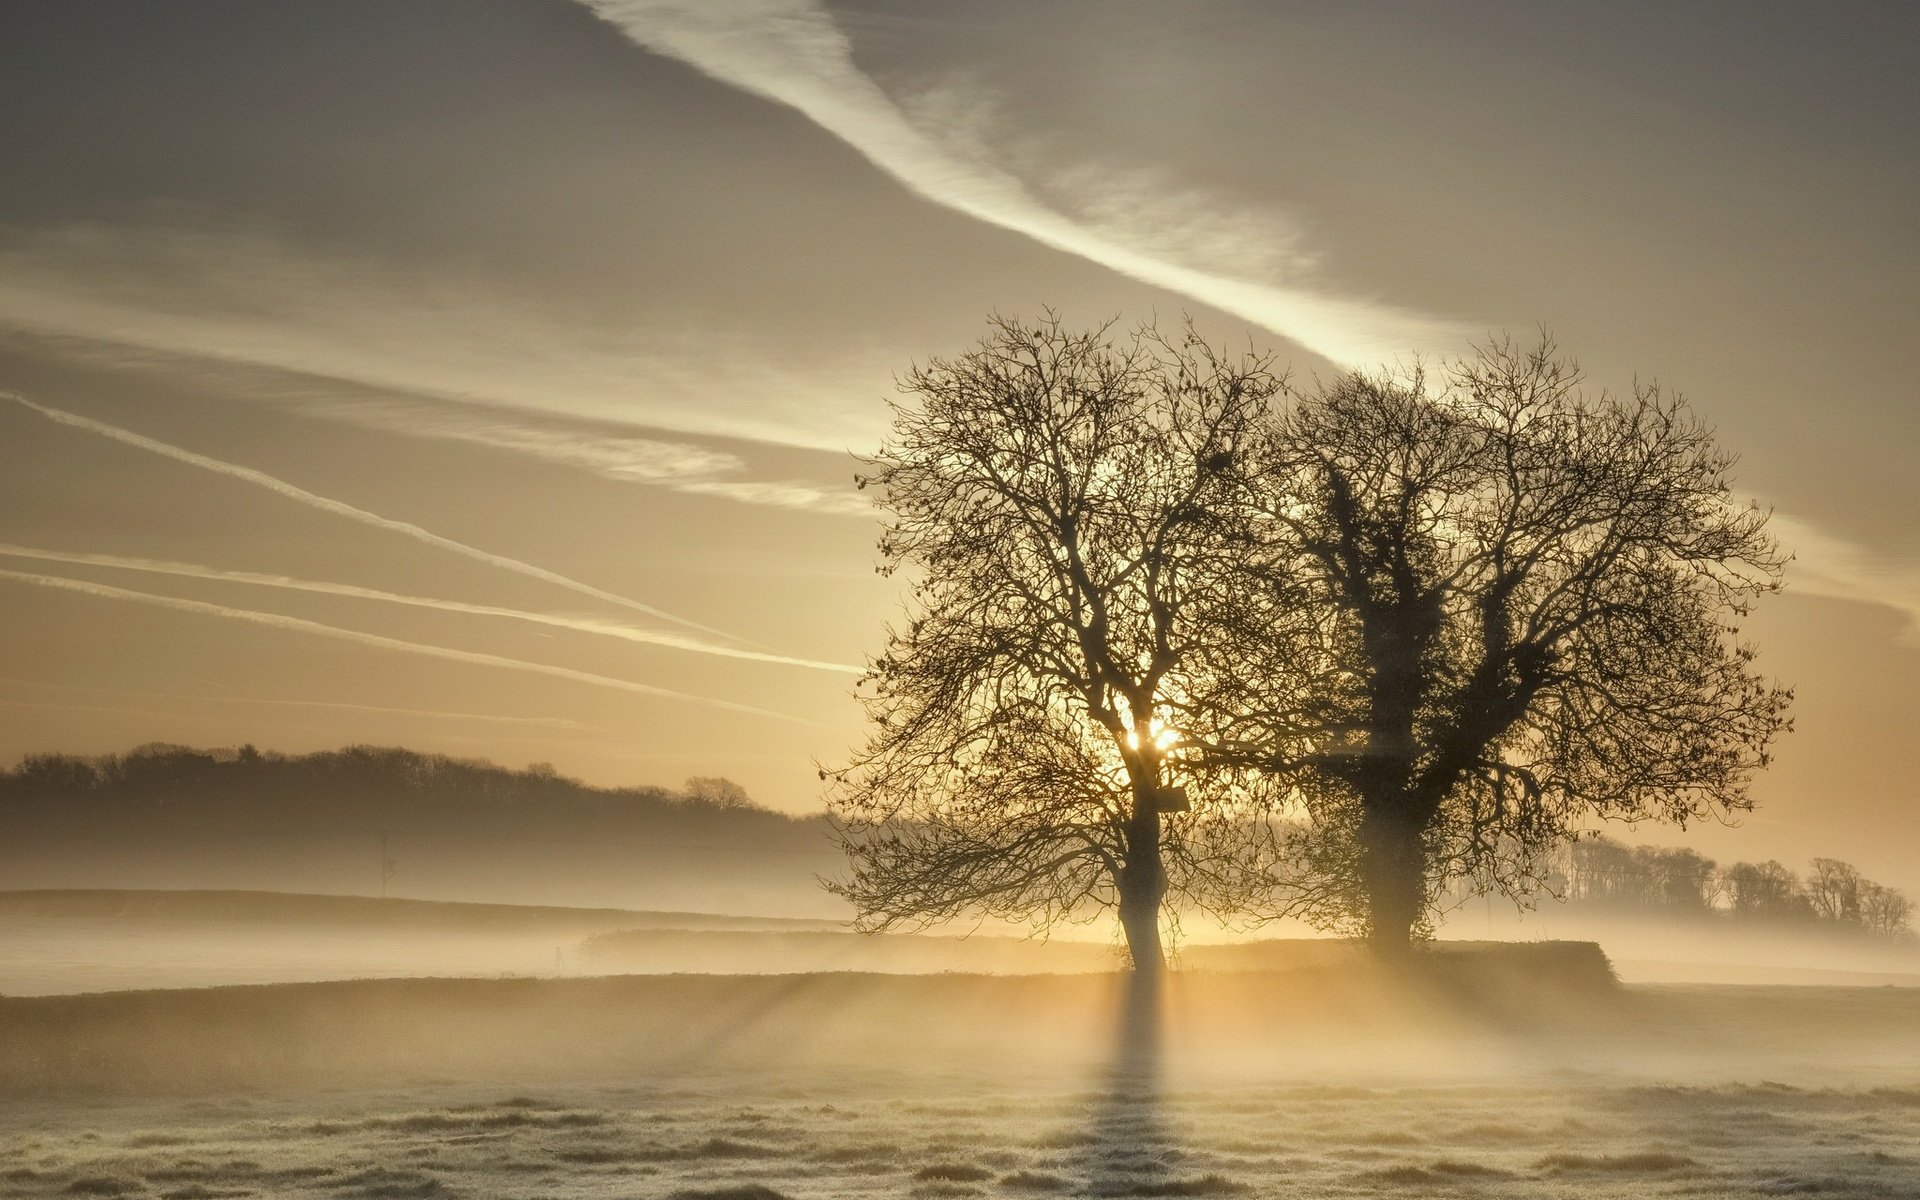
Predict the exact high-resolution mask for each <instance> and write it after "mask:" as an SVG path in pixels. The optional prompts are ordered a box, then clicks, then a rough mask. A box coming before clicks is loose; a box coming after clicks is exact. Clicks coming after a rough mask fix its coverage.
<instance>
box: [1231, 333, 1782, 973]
mask: <svg viewBox="0 0 1920 1200" xmlns="http://www.w3.org/2000/svg"><path fill="white" fill-rule="evenodd" d="M1263 457H1264V459H1265V469H1266V474H1265V478H1264V487H1265V491H1266V494H1267V496H1268V501H1267V503H1268V508H1269V511H1270V515H1271V521H1272V524H1271V527H1270V528H1271V531H1272V537H1271V542H1270V562H1271V564H1272V566H1271V570H1272V572H1273V578H1274V579H1275V580H1276V581H1279V583H1280V584H1281V585H1282V586H1284V587H1285V588H1286V589H1288V595H1289V597H1290V599H1289V601H1288V602H1289V603H1290V604H1303V605H1304V606H1305V611H1307V612H1308V613H1310V614H1311V615H1312V619H1311V620H1309V621H1306V622H1303V623H1299V624H1297V625H1295V626H1293V627H1290V630H1289V632H1288V633H1287V635H1286V638H1285V639H1282V640H1283V641H1284V640H1287V639H1292V638H1295V637H1297V636H1298V634H1299V633H1300V632H1301V631H1306V632H1307V634H1308V635H1309V640H1310V641H1311V643H1312V644H1311V645H1299V644H1291V645H1289V646H1288V648H1287V652H1286V653H1283V654H1277V655H1273V656H1272V657H1271V658H1270V661H1269V663H1268V665H1267V668H1266V669H1265V670H1263V671H1262V672H1260V673H1258V674H1254V675H1250V676H1248V677H1245V678H1243V679H1241V680H1240V681H1239V682H1240V685H1241V687H1242V689H1243V691H1244V693H1245V694H1244V695H1243V696H1241V697H1240V698H1239V699H1238V700H1237V701H1236V702H1235V703H1236V705H1237V708H1238V710H1239V711H1240V712H1241V713H1242V714H1243V715H1242V718H1241V724H1240V725H1239V726H1238V727H1237V729H1236V730H1235V731H1234V735H1233V736H1232V737H1230V738H1225V739H1223V740H1222V743H1221V745H1220V746H1218V747H1217V749H1221V750H1224V751H1226V752H1228V753H1230V754H1236V755H1240V756H1242V757H1244V758H1246V759H1247V760H1248V761H1258V762H1260V763H1262V764H1263V765H1264V766H1265V767H1266V768H1267V769H1269V770H1271V771H1274V772H1275V773H1276V774H1278V775H1281V776H1283V777H1285V778H1286V779H1288V780H1289V781H1290V782H1291V783H1292V784H1293V785H1294V786H1295V788H1296V789H1297V792H1296V795H1297V796H1298V797H1299V798H1300V799H1301V800H1302V801H1303V803H1304V806H1305V809H1306V811H1307V822H1306V830H1305V833H1304V834H1303V835H1302V837H1301V838H1300V839H1299V840H1298V842H1297V849H1298V851H1299V855H1298V861H1297V862H1296V863H1295V868H1296V874H1295V876H1294V877H1293V878H1292V879H1290V880H1284V881H1283V886H1284V887H1286V888H1290V889H1291V892H1292V897H1293V900H1294V902H1295V904H1296V905H1297V906H1298V907H1299V908H1300V909H1302V910H1304V911H1305V912H1306V913H1307V914H1308V915H1310V916H1315V917H1318V918H1319V919H1321V920H1322V921H1324V922H1326V923H1328V924H1332V925H1341V924H1346V925H1358V926H1360V927H1362V928H1364V929H1365V930H1366V931H1367V932H1368V933H1369V934H1370V936H1371V937H1372V938H1373V939H1374V940H1375V942H1376V944H1377V945H1379V946H1380V947H1382V948H1384V949H1388V950H1399V949H1404V948H1405V947H1406V946H1407V945H1408V943H1409V940H1410V938H1411V936H1412V935H1413V934H1414V933H1415V932H1417V931H1418V929H1419V928H1420V927H1422V926H1423V925H1424V924H1425V922H1426V920H1427V918H1428V916H1429V913H1430V909H1431V906H1432V903H1433V901H1434V899H1435V897H1436V895H1437V894H1438V885H1439V884H1440V883H1441V882H1443V881H1444V880H1446V879H1448V878H1459V877H1463V876H1464V877H1471V878H1472V879H1474V880H1475V881H1476V882H1477V883H1478V884H1480V885H1481V886H1482V887H1484V888H1498V889H1503V890H1507V891H1509V892H1523V891H1524V890H1525V889H1526V888H1527V886H1528V884H1529V883H1530V871H1529V868H1530V865H1531V864H1534V863H1537V862H1538V861H1540V855H1539V853H1538V852H1539V851H1540V850H1541V849H1543V848H1545V847H1547V846H1550V845H1553V844H1554V843H1556V842H1558V841H1560V840H1563V839H1565V838H1567V837H1569V836H1570V835H1571V834H1572V833H1573V832H1574V831H1575V830H1576V829H1577V828H1578V827H1579V826H1580V824H1581V823H1583V822H1585V821H1588V820H1590V819H1593V818H1626V819H1637V818H1642V817H1657V818H1662V819H1666V820H1670V821H1676V822H1680V823H1683V824H1684V823H1685V822H1686V821H1687V820H1689V819H1693V818H1696V817H1700V816H1703V815H1707V814H1724V813H1728V812H1733V811H1738V810H1742V809H1745V808H1748V807H1750V804H1749V801H1748V799H1747V793H1746V783H1747V779H1748V777H1749V775H1750V774H1751V772H1753V771H1754V770H1755V769H1756V768H1758V767H1761V766H1763V765H1764V764H1765V763H1766V761H1767V754H1768V744H1769V742H1770V741H1771V740H1772V738H1773V737H1774V736H1775V734H1776V733H1778V732H1780V731H1781V729H1782V728H1783V727H1784V726H1785V725H1786V723H1787V718H1786V715H1785V709H1786V706H1787V703H1788V701H1789V699H1790V695H1789V693H1788V692H1787V691H1785V690H1783V689H1781V688H1778V687H1775V686H1773V685H1771V684H1769V683H1768V682H1766V681H1765V680H1763V679H1762V678H1761V677H1760V676H1758V675H1757V674H1756V672H1755V670H1754V667H1753V651H1752V650H1751V649H1750V648H1749V647H1747V646H1746V645H1745V644H1743V643H1742V642H1741V641H1740V639H1739V620H1740V618H1741V617H1742V616H1743V615H1744V614H1745V613H1746V612H1747V610H1748V606H1749V604H1750V602H1751V601H1752V600H1753V599H1754V598H1755V597H1756V596H1757V595H1759V594H1761V593H1765V592H1768V591H1771V590H1774V589H1775V588H1777V587H1778V585H1779V578H1780V572H1781V568H1782V564H1783V558H1782V556H1781V554H1780V553H1779V551H1778V549H1777V547H1776V546H1775V544H1774V542H1773V541H1772V540H1771V538H1770V537H1769V535H1768V534H1767V532H1766V530H1765V525H1766V514H1765V513H1764V512H1762V511H1759V510H1757V509H1755V508H1753V507H1752V506H1750V505H1741V504H1737V503H1736V502H1735V501H1734V498H1733V495H1732V492H1731V489H1730V484H1729V480H1728V471H1729V468H1730V467H1731V465H1732V461H1733V460H1732V459H1731V457H1730V456H1728V455H1727V454H1726V453H1725V452H1723V451H1722V450H1721V449H1719V448H1718V447H1717V445H1716V443H1715V439H1714V436H1713V434H1712V432H1711V431H1710V430H1709V429H1708V428H1706V427H1705V426H1704V425H1702V424H1701V423H1700V422H1699V421H1698V420H1697V419H1696V418H1695V417H1694V416H1693V415H1692V414H1691V412H1690V411H1689V409H1688V407H1687V405H1686V404H1685V403H1684V401H1683V400H1681V399H1680V398H1679V397H1677V396H1673V395H1671V394H1668V393H1666V392H1663V391H1662V390H1661V389H1660V388H1659V387H1657V386H1653V385H1636V387H1635V388H1634V390H1633V392H1632V393H1631V394H1630V395H1627V396H1619V397H1616V396H1611V395H1605V394H1602V395H1598V396H1588V395H1587V394H1586V393H1585V392H1584V391H1583V388H1582V379H1581V374H1580V371H1579V369H1578V368H1577V367H1576V366H1575V365H1574V364H1573V363H1572V362H1571V361H1569V360H1568V359H1566V358H1564V357H1562V356H1560V355H1559V354H1558V353H1557V352H1556V351H1555V349H1554V347H1553V346H1552V344H1551V343H1550V342H1543V344H1541V345H1539V346H1537V347H1534V348H1531V349H1527V348H1522V347H1519V346H1516V345H1515V344H1514V343H1512V342H1511V341H1507V340H1502V341H1498V342H1495V343H1492V344H1490V345H1488V346H1486V347H1484V348H1482V349H1481V350H1479V351H1478V352H1477V353H1476V354H1475V355H1474V356H1472V357H1470V358H1468V359H1466V360H1463V361H1460V362H1457V363H1455V364H1453V365H1452V366H1450V367H1449V368H1447V369H1445V370H1444V371H1441V372H1438V373H1429V372H1427V371H1425V370H1423V369H1419V368H1415V369H1411V370H1406V371H1401V372H1399V373H1396V374H1383V375H1369V374H1347V375H1342V376H1340V377H1337V378H1335V379H1333V380H1332V381H1330V382H1324V383H1322V384H1320V385H1319V386H1317V387H1316V388H1315V389H1313V390H1312V391H1310V392H1308V393H1307V394H1303V395H1301V396H1299V397H1298V398H1297V400H1296V402H1295V403H1294V404H1293V405H1292V406H1291V407H1290V408H1289V410H1288V411H1287V412H1286V413H1285V414H1284V415H1283V416H1282V417H1281V418H1280V419H1279V420H1278V421H1277V423H1276V424H1275V426H1274V427H1273V430H1272V436H1271V438H1270V439H1269V440H1268V441H1267V442H1266V443H1265V445H1264V450H1263ZM1270 654H1271V651H1270ZM1303 665H1304V666H1306V668H1307V669H1306V670H1304V671H1297V672H1292V673H1290V671H1292V668H1294V667H1300V666H1303ZM1262 697H1267V699H1262Z"/></svg>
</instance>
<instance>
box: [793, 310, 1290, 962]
mask: <svg viewBox="0 0 1920 1200" xmlns="http://www.w3.org/2000/svg"><path fill="white" fill-rule="evenodd" d="M1281 382H1282V381H1281V379H1280V377H1279V376H1278V375H1277V374H1275V373H1274V372H1273V370H1272V369H1271V366H1270V364H1269V361H1268V360H1267V359H1266V358H1265V357H1263V356H1259V355H1247V356H1243V357H1241V358H1237V359H1234V358H1229V357H1227V356H1225V355H1223V354H1221V353H1218V352H1216V351H1215V350H1214V349H1212V348H1211V347H1209V346H1207V345H1206V344H1205V343H1204V342H1202V341H1201V340H1200V339H1198V338H1197V337H1195V336H1193V335H1192V334H1191V332H1190V331H1188V332H1184V333H1182V334H1180V335H1177V336H1166V335H1163V334H1161V333H1160V332H1158V331H1156V330H1154V329H1152V328H1145V329H1140V330H1137V331H1134V332H1133V333H1131V334H1125V335H1121V334H1116V333H1115V331H1114V329H1113V327H1112V326H1111V325H1107V326H1102V327H1099V328H1097V329H1093V330H1090V331H1086V332H1073V331H1069V330H1067V329H1066V328H1064V327H1063V326H1062V325H1061V324H1060V322H1059V321H1058V320H1057V319H1055V318H1053V317H1051V316H1049V317H1048V318H1046V319H1044V320H1041V321H1038V322H1033V323H1022V322H1019V321H1015V320H1011V319H1006V318H995V319H994V320H993V321H992V323H991V327H990V331H989V333H988V335H987V337H986V338H985V339H984V340H983V341H982V342H981V343H980V344H979V345H978V347H976V348H975V349H974V350H972V351H971V352H969V353H966V354H964V355H961V356H959V357H957V358H954V359H934V360H932V361H931V362H929V363H927V364H926V365H924V366H918V367H915V368H914V369H913V370H911V371H910V372H909V373H908V374H907V376H906V377H905V379H904V380H903V381H902V385H901V386H902V391H903V392H904V393H905V394H906V396H907V397H908V400H907V401H906V402H904V403H900V404H897V405H896V406H895V412H894V422H893V432H892V437H891V439H890V440H889V442H888V443H887V445H886V447H885V448H884V449H883V450H882V452H881V453H880V455H879V456H878V457H877V458H875V459H874V460H872V462H871V464H870V466H871V471H870V473H869V474H868V475H867V476H866V477H865V478H864V479H863V481H862V482H863V485H864V486H870V487H873V488H875V489H877V490H878V493H879V497H880V501H879V502H880V503H881V505H882V506H883V507H884V509H885V511H886V513H887V514H888V518H889V519H888V523H887V525H886V531H885V534H884V536H883V538H882V540H881V543H880V550H881V554H882V556H883V562H884V566H883V569H884V570H887V571H895V570H899V571H904V572H907V573H908V574H909V577H910V578H911V580H912V589H911V597H910V600H909V611H908V614H907V619H906V621H905V623H904V624H902V625H900V626H897V627H895V628H892V629H890V630H889V631H888V636H887V645H886V649H885V651H884V652H883V653H882V654H880V655H879V656H878V657H877V658H875V659H874V660H873V662H872V665H871V670H870V672H869V674H868V676H867V678H866V680H865V683H864V686H863V694H864V696H865V698H866V701H867V704H868V708H869V712H870V716H871V723H872V736H871V738H870V740H869V741H868V743H867V745H866V746H865V748H864V749H863V750H862V751H861V752H860V753H859V754H857V755H856V756H855V757H854V759H853V760H852V762H851V763H850V764H848V765H847V766H845V767H843V768H840V769H837V770H834V771H830V772H826V774H827V775H828V777H829V778H830V779H831V783H832V789H831V800H830V808H831V811H832V812H833V813H834V814H835V816H836V817H837V818H838V819H839V821H840V822H841V829H842V836H843V840H844V843H845V845H846V848H847V850H848V852H849V854H850V856H851V871H850V873H849V874H848V875H847V876H846V877H845V878H843V879H840V880H838V881H835V882H834V883H832V884H831V885H830V886H831V887H832V888H833V890H834V891H836V892H837V893H838V894H840V895H842V896H845V897H846V898H848V899H849V900H851V901H852V902H853V903H854V904H855V905H856V907H857V908H858V909H859V911H860V913H861V914H862V920H863V922H864V923H865V925H866V926H867V927H870V928H888V927H892V926H894V925H896V924H899V923H902V922H907V923H918V922H924V921H929V920H939V919H944V918H950V917H956V916H961V915H964V914H978V915H985V916H991V917H1002V918H1012V919H1019V920H1027V921H1032V922H1034V923H1035V924H1037V925H1039V926H1040V927H1042V928H1044V927H1047V926H1049V925H1051V924H1053V923H1054V922H1056V921H1059V920H1062V919H1074V918H1078V917H1084V916H1088V915H1091V914H1092V913H1094V912H1097V911H1101V910H1106V909H1112V910H1117V911H1118V914H1119V916H1120V919H1121V923H1122V926H1123V928H1124V930H1125V933H1126V937H1127V942H1128V947H1129V950H1130V952H1131V954H1132V958H1133V961H1134V964H1135V966H1136V968H1137V969H1141V970H1149V971H1150V970H1153V969H1156V968H1157V967H1158V966H1159V964H1160V962H1161V960H1162V956H1163V951H1162V947H1161V931H1160V922H1161V919H1162V913H1163V902H1164V901H1166V900H1167V899H1168V898H1169V897H1173V898H1176V899H1178V900H1179V901H1181V902H1182V903H1183V904H1193V905H1199V906H1203V907H1205V906H1217V907H1225V908H1234V907H1239V906H1241V905H1243V904H1245V903H1246V902H1248V901H1249V899H1250V898H1252V897H1254V896H1257V895H1259V894H1262V893H1263V892H1264V890H1265V889H1266V888H1267V887H1268V885H1269V880H1268V877H1267V876H1266V874H1265V872H1264V865H1265V862H1266V856H1265V855H1264V854H1263V853H1262V852H1261V850H1260V844H1261V842H1262V839H1263V838H1264V837H1265V836H1266V835H1265V828H1266V827H1265V825H1264V823H1263V822H1261V821H1259V820H1257V819H1248V818H1249V817H1252V816H1254V815H1256V814H1257V812H1258V810H1259V809H1260V807H1261V803H1262V801H1261V789H1262V786H1263V785H1262V782H1261V781H1260V780H1259V779H1258V778H1255V777H1253V776H1251V775H1250V774H1249V773H1247V772H1246V771H1244V770H1241V769H1237V768H1232V767H1227V766H1224V765H1222V764H1219V763H1215V762H1213V761H1211V760H1206V759H1203V758H1201V757H1197V756H1194V755H1191V754H1189V753H1188V752H1187V749H1186V746H1185V745H1184V743H1183V740H1182V739H1183V732H1182V731H1183V729H1184V727H1185V725H1186V724H1187V722H1188V718H1189V717H1190V716H1192V715H1194V714H1197V713H1200V712H1203V711H1204V710H1205V709H1206V708H1207V706H1208V705H1209V704H1210V703H1211V697H1212V695H1213V694H1214V693H1215V692H1216V691H1217V690H1218V673H1219V668H1220V665H1221V664H1222V663H1223V662H1225V661H1228V660H1230V659H1231V658H1232V657H1233V654H1234V649H1235V646H1234V643H1235V641H1236V639H1238V638H1240V637H1242V636H1243V635H1244V634H1245V632H1246V620H1245V613H1244V612H1243V611H1242V605H1243V599H1244V597H1245V595H1246V593H1245V591H1244V579H1243V578H1242V568H1243V564H1244V563H1245V562H1246V561H1247V555H1248V550H1249V547H1250V545H1251V538H1252V537H1253V532H1252V530H1251V528H1250V525H1249V521H1250V520H1251V519H1252V517H1253V516H1254V513H1253V511H1252V509H1251V508H1250V506H1249V505H1248V504H1247V502H1246V499H1247V496H1248V494H1249V493H1248V491H1247V488H1246V481H1245V479H1244V477H1243V470H1242V463H1241V448H1242V447H1243V445H1244V444H1245V443H1247V442H1248V441H1249V439H1251V438H1252V437H1253V436H1254V433H1255V431H1256V430H1257V429H1258V428H1259V427H1260V426H1261V424H1262V423H1263V422H1265V421H1266V420H1267V419H1268V417H1269V411H1268V408H1269V405H1270V403H1271V401H1272V399H1273V397H1274V396H1275V395H1276V394H1277V393H1278V392H1279V390H1280V387H1281Z"/></svg>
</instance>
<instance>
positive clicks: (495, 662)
mask: <svg viewBox="0 0 1920 1200" xmlns="http://www.w3.org/2000/svg"><path fill="white" fill-rule="evenodd" d="M0 579H11V580H13V581H15V582H17V583H28V584H32V585H34V586H36V587H44V588H54V589H57V590H60V591H68V592H79V593H82V594H84V595H88V596H97V597H100V598H101V599H106V600H126V601H131V602H133V603H136V604H149V605H153V606H155V607H157V608H170V609H173V610H175V611H177V612H189V613H199V614H202V615H205V616H211V617H222V618H225V619H227V620H230V621H245V622H248V623H250V624H254V625H264V626H267V627H268V628H271V629H284V630H288V631H290V632H294V633H310V634H314V635H316V636H318V637H327V638H335V639H338V640H340V641H347V642H357V643H359V644H360V645H362V646H373V647H375V648H377V649H382V650H398V651H401V652H402V653H406V654H417V655H422V656H424V657H427V658H441V659H446V660H447V661H449V662H459V663H471V664H473V665H476V666H483V667H498V668H501V669H503V670H509V671H522V672H526V673H528V674H533V675H547V676H551V677H552V678H554V679H565V680H569V681H571V682H574V683H584V684H589V685H591V686H594V687H603V688H612V689H614V690H616V691H622V692H631V693H633V694H635V695H639V696H654V697H659V698H661V699H667V700H684V701H688V702H690V703H693V704H704V705H707V706H709V707H712V708H721V709H726V710H727V711H729V712H737V713H749V714H752V715H754V716H759V717H771V718H772V719H774V720H776V721H790V722H793V723H795V724H800V725H815V724H818V722H816V721H811V720H808V719H807V718H805V717H796V716H793V715H792V714H790V713H783V712H775V711H774V710H772V709H769V708H759V707H756V706H754V705H751V704H740V703H736V702H735V701H732V700H719V699H715V698H713V697H711V696H696V695H693V694H691V693H688V692H677V691H674V690H673V689H671V688H663V687H655V686H654V685H653V684H650V683H636V682H634V681H633V680H631V679H619V678H616V677H614V676H612V675H596V674H594V673H593V672H591V671H576V670H574V669H573V668H571V667H556V666H552V665H550V664H548V663H539V662H528V661H527V660H525V659H519V658H507V657H504V656H502V655H498V654H483V653H480V652H478V651H474V650H456V649H453V648H452V647H449V646H435V645H431V644H428V643H426V642H409V641H406V640H404V639H401V638H391V637H385V636H383V635H381V634H377V633H363V632H361V631H360V630H357V629H342V628H340V627H339V626H337V625H323V624H321V623H320V622H318V621H308V620H305V619H303V618H300V617H289V616H283V615H281V614H280V613H269V612H258V611H256V610H254V609H250V608H231V607H229V606H227V605H224V604H209V603H207V602H205V601H202V600H187V599H183V598H181V597H178V596H160V595H155V594H154V593H152V592H136V591H132V590H130V589H128V588H117V587H110V586H108V585H107V584H103V583H89V582H86V581H83V580H79V579H65V578H62V577H60V576H57V575H37V574H34V573H32V572H28V571H9V570H5V569H0Z"/></svg>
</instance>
